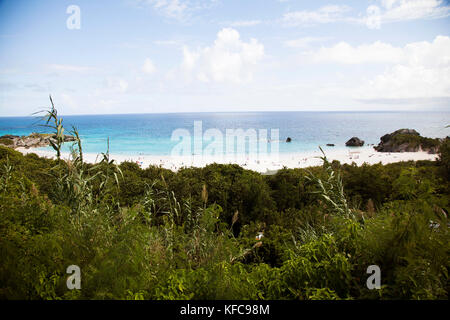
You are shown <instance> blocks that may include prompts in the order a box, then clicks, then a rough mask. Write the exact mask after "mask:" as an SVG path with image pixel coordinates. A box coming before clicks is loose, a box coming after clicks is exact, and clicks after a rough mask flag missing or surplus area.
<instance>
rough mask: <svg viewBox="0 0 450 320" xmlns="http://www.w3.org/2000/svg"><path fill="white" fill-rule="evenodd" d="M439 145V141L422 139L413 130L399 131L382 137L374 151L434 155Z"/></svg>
mask: <svg viewBox="0 0 450 320" xmlns="http://www.w3.org/2000/svg"><path fill="white" fill-rule="evenodd" d="M439 144H440V141H439V139H432V138H426V137H422V136H421V135H420V133H419V132H417V131H416V130H414V129H399V130H397V131H394V132H392V133H388V134H385V135H384V136H382V137H381V138H380V143H379V144H378V145H377V146H375V147H374V149H375V150H377V151H379V152H417V151H427V152H428V153H433V154H434V153H437V152H438V149H439Z"/></svg>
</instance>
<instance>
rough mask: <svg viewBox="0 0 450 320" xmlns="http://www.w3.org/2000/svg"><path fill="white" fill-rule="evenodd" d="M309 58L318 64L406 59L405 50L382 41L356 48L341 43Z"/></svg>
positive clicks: (313, 53)
mask: <svg viewBox="0 0 450 320" xmlns="http://www.w3.org/2000/svg"><path fill="white" fill-rule="evenodd" d="M309 58H310V59H311V61H312V62H317V63H320V62H330V63H342V64H361V63H396V62H400V61H402V59H404V50H403V49H402V48H396V47H393V46H392V45H390V44H387V43H383V42H380V41H377V42H374V43H371V44H362V45H360V46H356V47H353V46H351V45H350V44H348V43H347V42H339V43H338V44H336V45H334V46H332V47H328V48H327V47H322V48H320V49H319V50H318V51H316V52H312V53H310V54H309Z"/></svg>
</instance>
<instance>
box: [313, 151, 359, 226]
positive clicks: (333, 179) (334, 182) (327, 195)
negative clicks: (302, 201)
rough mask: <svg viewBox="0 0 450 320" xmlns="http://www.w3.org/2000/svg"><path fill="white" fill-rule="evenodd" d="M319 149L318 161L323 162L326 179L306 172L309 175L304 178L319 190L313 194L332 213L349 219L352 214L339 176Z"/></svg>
mask: <svg viewBox="0 0 450 320" xmlns="http://www.w3.org/2000/svg"><path fill="white" fill-rule="evenodd" d="M319 149H320V151H321V152H322V154H323V156H322V157H320V159H322V161H323V168H324V170H325V174H326V177H325V179H320V178H319V177H317V176H316V175H314V174H313V173H311V171H309V170H308V172H309V174H308V176H306V179H308V180H309V181H311V182H313V183H314V184H315V185H316V186H317V187H318V189H319V190H318V191H315V193H317V194H319V195H320V197H321V198H322V199H323V200H325V203H327V204H328V205H329V206H330V208H331V212H332V213H334V214H337V215H339V216H343V217H350V216H351V215H352V212H351V210H350V208H349V206H348V203H347V199H346V197H345V193H344V184H343V181H342V177H341V174H340V172H339V171H335V170H334V169H333V167H332V166H331V164H330V162H329V161H328V159H327V157H326V155H325V152H324V151H323V150H322V148H321V147H319Z"/></svg>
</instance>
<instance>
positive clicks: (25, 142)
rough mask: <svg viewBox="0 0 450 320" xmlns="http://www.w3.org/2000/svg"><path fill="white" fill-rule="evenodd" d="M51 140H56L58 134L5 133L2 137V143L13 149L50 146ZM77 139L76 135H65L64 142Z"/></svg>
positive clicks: (0, 140)
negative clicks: (16, 134) (18, 134)
mask: <svg viewBox="0 0 450 320" xmlns="http://www.w3.org/2000/svg"><path fill="white" fill-rule="evenodd" d="M50 141H52V142H56V136H55V135H54V134H49V133H35V132H33V133H32V134H30V135H29V136H15V135H10V134H8V135H4V136H1V137H0V145H3V146H7V147H10V148H13V149H16V148H26V149H29V148H39V147H47V146H50ZM71 141H75V137H74V136H71V135H64V142H71Z"/></svg>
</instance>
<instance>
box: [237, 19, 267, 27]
mask: <svg viewBox="0 0 450 320" xmlns="http://www.w3.org/2000/svg"><path fill="white" fill-rule="evenodd" d="M258 24H261V20H242V21H234V22H231V23H230V26H231V27H253V26H256V25H258Z"/></svg>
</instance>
